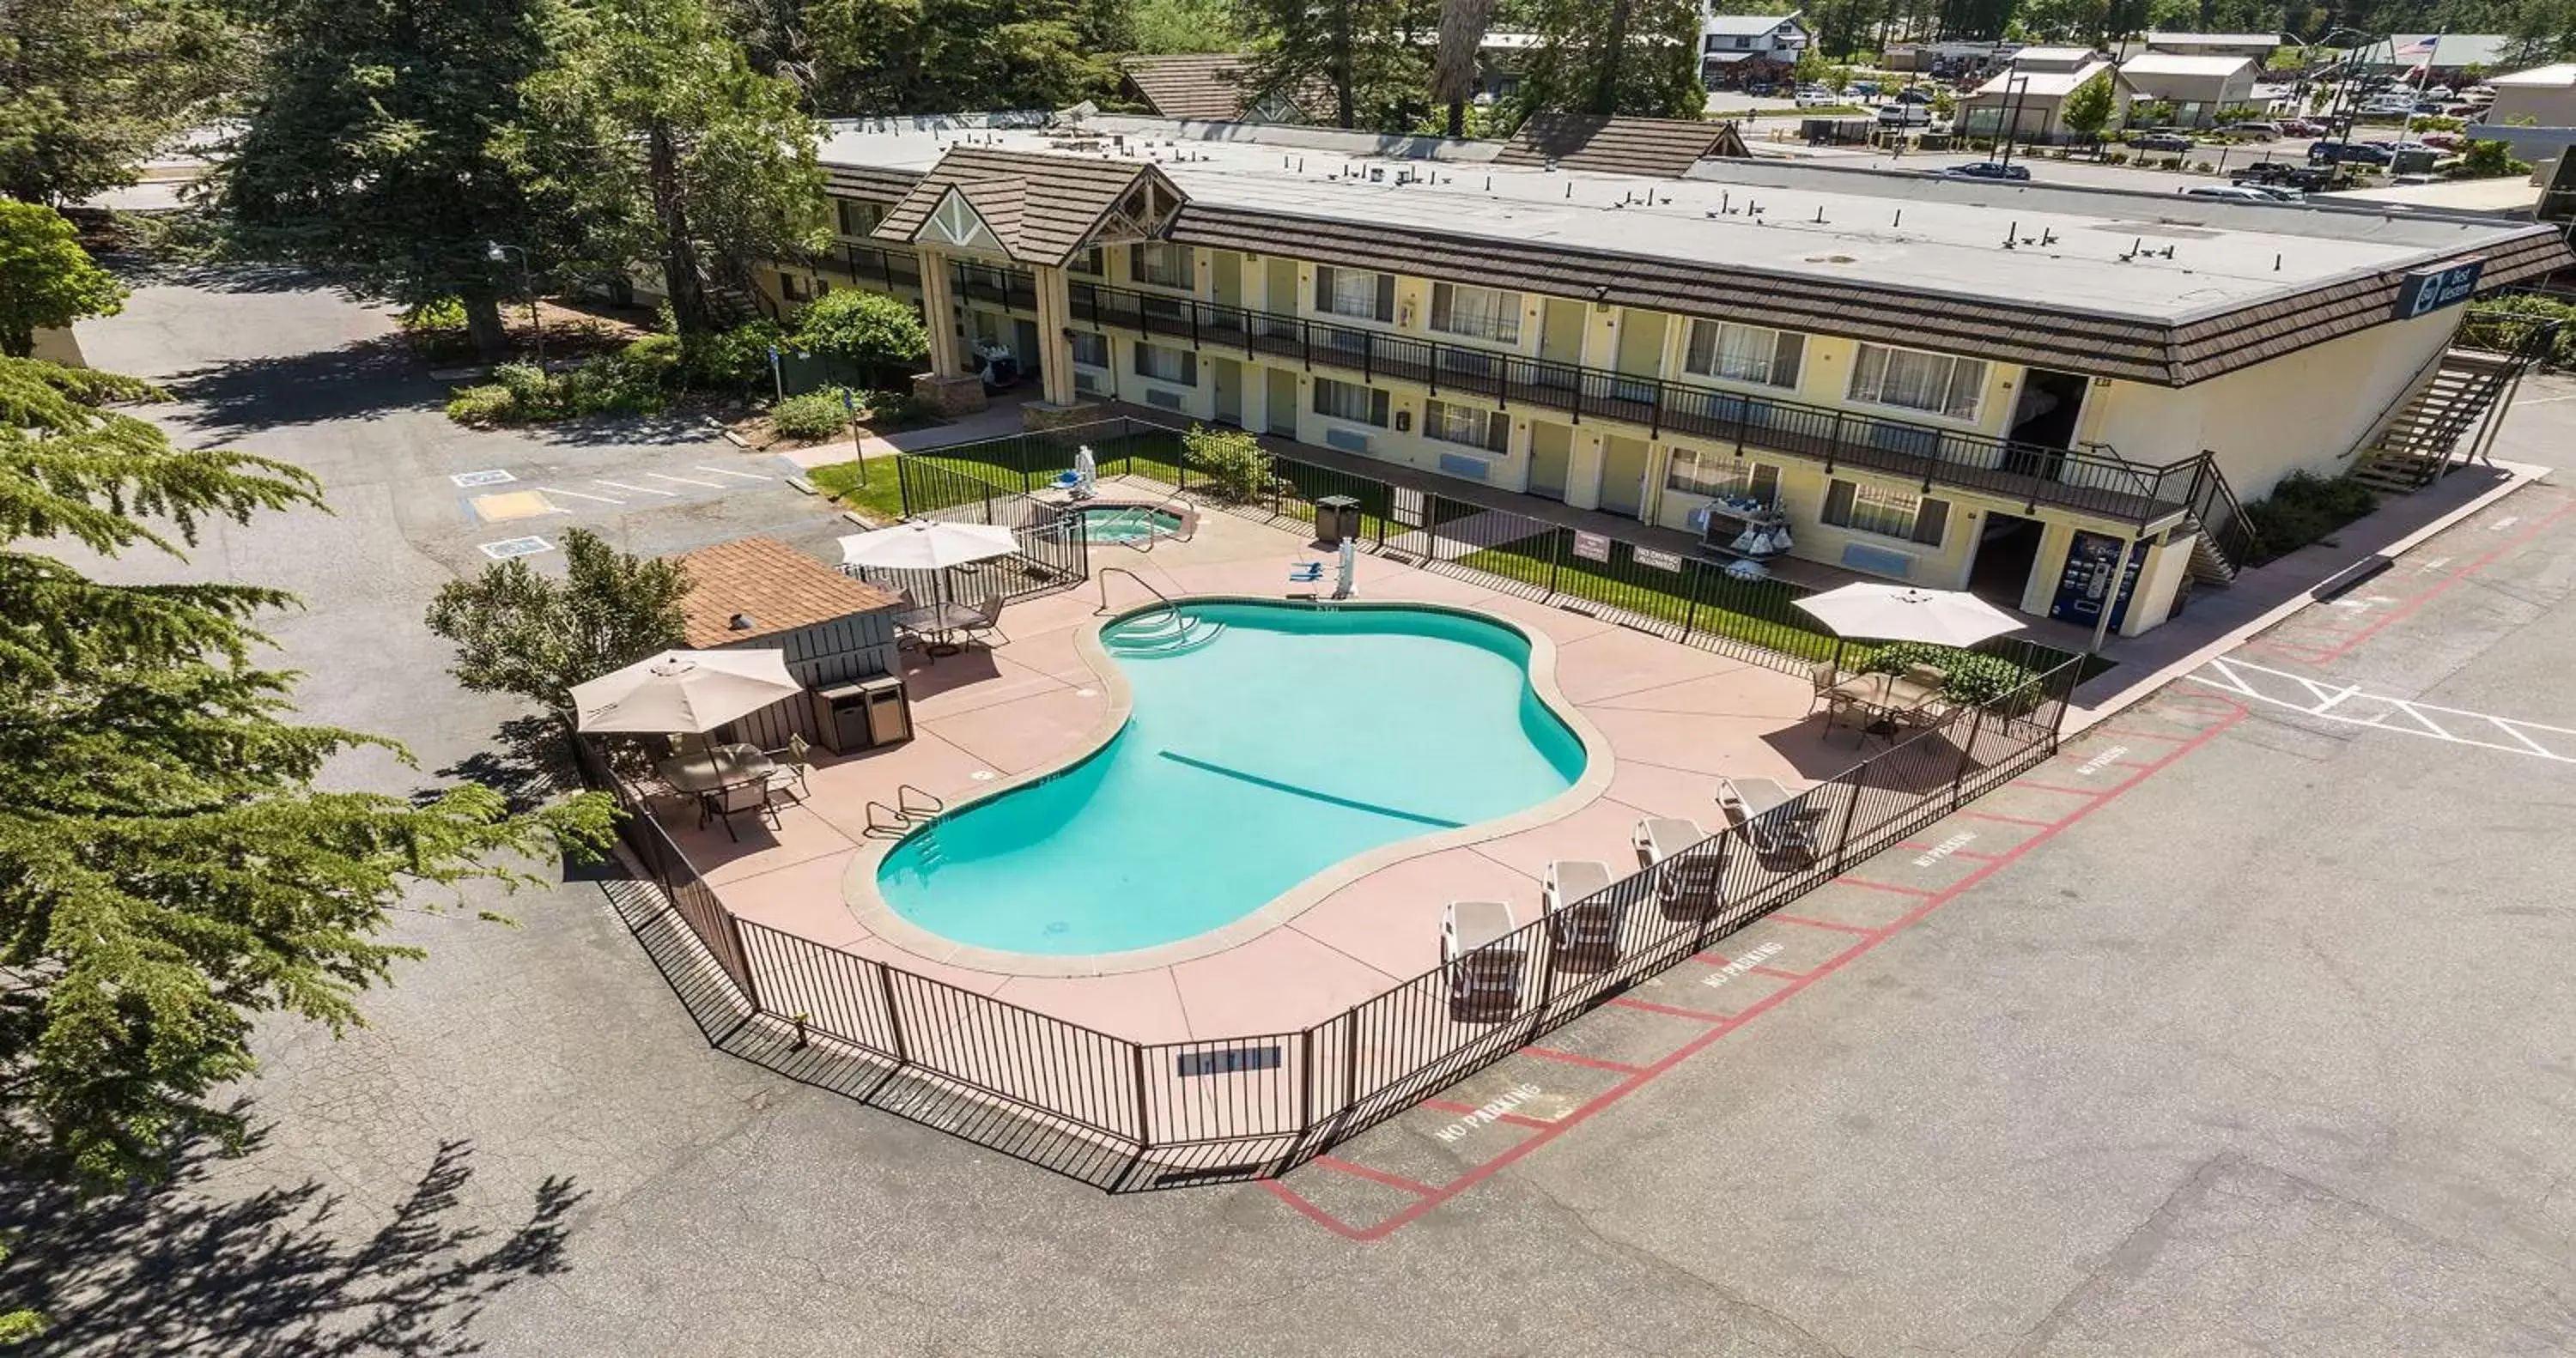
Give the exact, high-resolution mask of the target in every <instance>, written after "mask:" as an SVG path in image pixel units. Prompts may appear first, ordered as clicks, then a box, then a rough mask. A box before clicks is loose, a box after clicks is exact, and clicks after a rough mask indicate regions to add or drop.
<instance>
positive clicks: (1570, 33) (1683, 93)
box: [1513, 0, 1708, 119]
mask: <svg viewBox="0 0 2576 1358" xmlns="http://www.w3.org/2000/svg"><path fill="white" fill-rule="evenodd" d="M1531 18H1532V19H1533V20H1534V22H1535V23H1536V25H1537V31H1538V45H1537V47H1536V48H1535V49H1533V50H1532V51H1531V53H1530V55H1529V58H1528V60H1527V61H1526V62H1525V63H1524V64H1523V66H1522V70H1521V83H1520V88H1519V90H1518V92H1517V93H1516V94H1515V96H1514V99H1513V105H1514V107H1513V114H1514V117H1515V118H1516V119H1517V118H1525V117H1527V116H1528V115H1530V114H1532V113H1537V112H1542V111H1550V110H1554V111H1565V112H1577V113H1602V114H1625V115H1627V116H1630V117H1639V118H1690V119H1697V118H1699V117H1701V116H1703V114H1704V111H1705V109H1706V107H1707V104H1708V92H1707V90H1706V89H1704V88H1703V87H1702V86H1701V85H1700V82H1699V31H1700V25H1699V8H1698V6H1697V5H1695V4H1693V3H1691V0H1612V3H1611V4H1610V5H1609V6H1608V8H1607V10H1606V12H1605V10H1604V8H1603V6H1602V5H1601V3H1600V0H1536V3H1535V4H1534V5H1533V6H1532V12H1531Z"/></svg>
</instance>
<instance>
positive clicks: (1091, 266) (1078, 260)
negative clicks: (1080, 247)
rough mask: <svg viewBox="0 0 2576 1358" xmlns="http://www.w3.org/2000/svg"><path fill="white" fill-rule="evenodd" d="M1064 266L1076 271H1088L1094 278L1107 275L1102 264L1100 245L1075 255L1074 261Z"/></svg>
mask: <svg viewBox="0 0 2576 1358" xmlns="http://www.w3.org/2000/svg"><path fill="white" fill-rule="evenodd" d="M1064 267H1065V268H1067V269H1069V270H1071V271H1072V272H1074V273H1087V274H1089V275H1091V276H1092V277H1094V278H1100V277H1104V276H1105V270H1104V269H1103V268H1102V266H1101V260H1100V247H1099V246H1097V245H1095V246H1093V247H1091V248H1090V249H1088V250H1085V251H1083V252H1082V253H1081V254H1078V255H1075V256H1074V257H1073V260H1072V262H1070V263H1068V264H1066V265H1065V266H1064Z"/></svg>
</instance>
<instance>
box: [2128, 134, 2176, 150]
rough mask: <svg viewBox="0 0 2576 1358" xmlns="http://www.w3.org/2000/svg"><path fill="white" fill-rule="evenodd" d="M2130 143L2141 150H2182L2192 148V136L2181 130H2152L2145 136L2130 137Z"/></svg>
mask: <svg viewBox="0 0 2576 1358" xmlns="http://www.w3.org/2000/svg"><path fill="white" fill-rule="evenodd" d="M2129 145H2131V146H2134V147H2136V148H2137V149H2139V150H2141V151H2153V152H2158V153H2162V152H2168V151H2171V152H2182V151H2188V150H2190V149H2191V138H2189V137H2186V136H2184V135H2182V134H2181V133H2179V132H2150V133H2148V134H2147V135H2145V136H2143V137H2131V138H2129Z"/></svg>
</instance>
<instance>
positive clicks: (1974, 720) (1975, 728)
mask: <svg viewBox="0 0 2576 1358" xmlns="http://www.w3.org/2000/svg"><path fill="white" fill-rule="evenodd" d="M1974 711H1975V714H1976V715H1974V716H1972V717H1970V718H1969V719H1968V743H1967V744H1965V745H1962V746H1960V747H1959V771H1958V772H1957V773H1956V774H1953V775H1951V778H1950V809H1951V810H1953V811H1956V810H1958V809H1959V789H1960V788H1962V787H1964V786H1966V785H1967V781H1968V765H1969V764H1970V763H1972V762H1974V760H1975V757H1976V753H1977V735H1978V733H1979V732H1982V731H1983V730H1985V726H1986V709H1985V708H1983V707H1978V708H1976V709H1974Z"/></svg>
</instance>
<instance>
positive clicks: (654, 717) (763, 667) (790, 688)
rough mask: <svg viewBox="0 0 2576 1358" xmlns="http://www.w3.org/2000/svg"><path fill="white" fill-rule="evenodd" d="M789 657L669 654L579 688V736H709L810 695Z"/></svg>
mask: <svg viewBox="0 0 2576 1358" xmlns="http://www.w3.org/2000/svg"><path fill="white" fill-rule="evenodd" d="M804 689H805V686H804V685H802V684H799V683H797V682H796V681H795V679H793V678H791V677H790V676H789V675H788V673H787V653H786V652H785V651H664V652H662V653H661V654H660V655H657V656H654V657H652V658H650V659H647V660H639V661H636V662H635V663H634V664H632V665H629V666H627V667H626V668H624V669H622V670H619V671H617V672H616V673H614V674H603V675H601V676H600V677H598V678H596V679H593V680H591V681H590V682H589V683H586V684H575V685H573V688H572V705H573V711H574V712H575V713H576V714H578V720H577V722H576V723H575V726H576V729H579V730H583V731H642V732H649V733H656V734H665V735H667V734H674V733H679V732H688V733H691V734H704V733H706V732H708V731H712V730H714V729H716V728H717V727H719V726H722V725H724V724H725V723H726V722H729V721H732V720H734V719H735V718H737V717H743V716H748V715H750V714H751V713H754V712H757V711H759V710H760V709H762V708H764V707H767V706H769V705H770V704H771V703H774V702H777V701H778V700H780V699H781V698H792V697H795V696H796V695H797V694H799V693H801V692H803V691H804Z"/></svg>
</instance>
